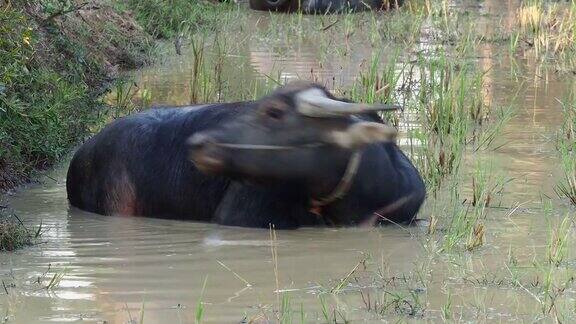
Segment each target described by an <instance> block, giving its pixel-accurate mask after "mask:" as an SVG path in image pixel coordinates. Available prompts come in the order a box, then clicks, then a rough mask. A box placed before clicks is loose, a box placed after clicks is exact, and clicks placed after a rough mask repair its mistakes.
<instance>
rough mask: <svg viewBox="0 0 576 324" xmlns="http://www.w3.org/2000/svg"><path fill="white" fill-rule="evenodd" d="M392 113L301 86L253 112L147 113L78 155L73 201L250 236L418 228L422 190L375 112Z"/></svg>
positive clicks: (195, 109)
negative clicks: (305, 229) (272, 231)
mask: <svg viewBox="0 0 576 324" xmlns="http://www.w3.org/2000/svg"><path fill="white" fill-rule="evenodd" d="M390 108H393V107H390V106H386V105H364V104H356V103H350V102H347V101H345V100H339V99H336V98H335V97H333V96H332V95H331V94H330V93H329V92H328V91H326V90H325V89H324V88H323V87H321V86H318V85H315V84H311V83H303V82H296V83H292V84H289V85H287V86H285V87H282V88H279V89H278V90H276V91H275V92H274V93H272V94H271V95H269V96H267V97H264V98H262V99H259V100H257V101H252V102H236V103H225V104H210V105H201V106H189V107H179V108H176V107H174V108H162V109H153V110H149V111H145V112H142V113H138V114H135V115H132V116H128V117H125V118H122V119H118V120H116V121H114V122H113V123H111V124H110V125H108V126H107V127H105V128H104V129H103V130H102V131H101V132H100V133H99V134H97V135H95V136H94V137H92V138H91V139H89V140H88V141H87V142H86V143H85V144H84V145H82V146H81V147H80V148H79V149H78V151H77V152H76V154H75V155H74V158H73V159H72V162H71V164H70V168H69V170H68V177H67V183H66V185H67V192H68V199H69V201H70V203H71V204H72V205H73V206H76V207H78V208H81V209H84V210H87V211H91V212H95V213H99V214H122V215H140V216H151V217H162V218H173V219H186V220H196V221H206V222H216V223H219V224H224V225H234V226H246V227H268V226H269V225H270V224H274V225H275V227H276V228H296V227H299V226H318V225H329V226H350V225H361V224H368V225H374V224H377V223H380V222H382V221H388V222H398V223H410V222H411V221H412V220H413V219H414V217H415V215H416V213H417V212H418V210H419V208H420V205H421V204H422V202H423V200H424V197H425V189H424V184H423V182H422V179H421V177H420V175H419V173H418V171H417V170H416V169H415V168H414V166H413V165H412V163H410V161H409V160H408V158H407V157H406V156H405V155H404V154H403V153H402V152H401V151H400V149H399V148H398V146H397V145H396V144H395V142H394V139H395V135H396V131H395V129H394V128H393V127H391V126H389V125H387V124H385V123H384V122H383V121H382V120H381V119H380V117H379V116H378V115H377V114H376V113H375V112H374V111H377V110H385V109H390ZM191 160H192V161H193V162H191Z"/></svg>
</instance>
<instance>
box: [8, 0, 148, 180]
mask: <svg viewBox="0 0 576 324" xmlns="http://www.w3.org/2000/svg"><path fill="white" fill-rule="evenodd" d="M0 21H1V24H0V190H5V189H9V188H11V187H13V186H15V185H17V184H18V183H20V182H22V181H26V180H29V179H30V177H31V176H32V174H33V172H34V171H35V170H38V169H45V168H48V167H50V166H51V165H52V164H53V163H54V162H55V161H57V160H58V159H59V158H60V157H62V156H63V155H64V154H65V153H67V152H68V150H69V149H70V147H72V146H73V145H75V144H76V143H77V142H78V141H79V140H80V139H82V138H83V137H84V136H85V135H86V134H88V131H89V129H90V127H91V126H93V125H94V124H95V123H97V122H98V120H99V116H100V115H101V114H99V111H100V110H101V109H99V108H101V107H102V104H101V102H100V99H99V97H100V96H101V94H102V93H103V92H104V91H106V84H107V83H108V82H109V81H110V80H111V78H113V77H114V76H115V74H116V72H117V70H119V69H124V68H134V67H137V66H141V65H143V64H145V63H146V61H147V60H148V58H149V52H150V51H152V49H153V46H154V45H153V44H154V43H153V41H152V40H151V38H150V37H149V36H148V35H147V34H146V33H145V32H144V31H143V30H142V29H141V28H140V27H139V26H138V25H137V24H136V23H135V22H134V21H133V20H132V18H131V17H130V16H126V15H124V16H121V15H120V14H118V13H117V12H116V11H115V10H114V9H113V8H112V7H111V6H109V5H107V4H106V3H93V4H92V5H76V4H75V3H73V2H68V1H59V0H58V1H41V2H39V1H22V2H13V3H10V2H8V3H5V4H3V5H2V7H0Z"/></svg>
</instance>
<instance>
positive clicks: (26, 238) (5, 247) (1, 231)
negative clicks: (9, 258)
mask: <svg viewBox="0 0 576 324" xmlns="http://www.w3.org/2000/svg"><path fill="white" fill-rule="evenodd" d="M41 229H42V226H39V227H38V229H37V230H36V231H32V230H30V229H28V228H27V227H26V226H24V224H23V223H22V222H21V221H20V219H18V217H17V216H16V215H14V214H12V215H10V214H8V213H7V212H5V211H0V252H5V251H14V250H17V249H20V248H22V247H25V246H29V245H32V244H34V241H35V240H36V239H37V238H39V237H40V235H41V234H42V231H41Z"/></svg>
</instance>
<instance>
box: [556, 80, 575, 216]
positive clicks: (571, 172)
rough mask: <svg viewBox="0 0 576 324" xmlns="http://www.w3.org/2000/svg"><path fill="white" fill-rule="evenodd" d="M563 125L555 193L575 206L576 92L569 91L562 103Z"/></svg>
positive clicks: (573, 90) (560, 135) (560, 136)
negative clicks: (560, 168) (560, 173)
mask: <svg viewBox="0 0 576 324" xmlns="http://www.w3.org/2000/svg"><path fill="white" fill-rule="evenodd" d="M562 110H563V115H564V124H563V125H562V129H561V132H560V134H559V138H558V142H559V144H558V147H559V152H560V159H561V166H562V174H563V177H562V180H560V182H559V183H558V184H557V185H556V193H557V194H558V195H559V196H560V197H566V198H568V199H569V200H570V201H571V202H572V204H574V205H576V156H575V154H576V90H575V89H574V88H572V89H571V91H570V92H569V94H568V96H567V98H566V99H565V100H564V101H563V102H562Z"/></svg>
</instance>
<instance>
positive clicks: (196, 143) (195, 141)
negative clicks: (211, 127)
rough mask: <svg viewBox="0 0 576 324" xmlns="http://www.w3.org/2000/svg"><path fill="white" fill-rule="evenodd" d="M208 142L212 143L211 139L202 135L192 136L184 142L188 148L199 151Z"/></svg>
mask: <svg viewBox="0 0 576 324" xmlns="http://www.w3.org/2000/svg"><path fill="white" fill-rule="evenodd" d="M210 142H213V140H212V138H211V137H210V136H208V135H205V134H202V133H200V134H194V135H192V136H191V137H190V138H188V140H187V141H186V143H187V144H188V146H190V148H192V149H200V148H202V147H204V146H205V145H206V144H207V143H210Z"/></svg>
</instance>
